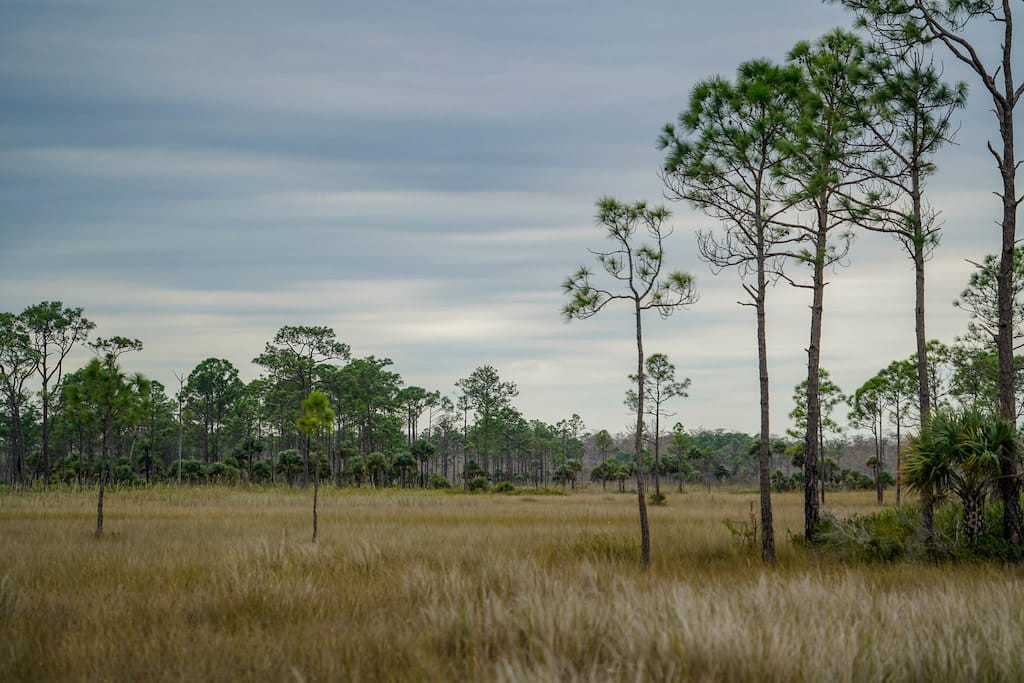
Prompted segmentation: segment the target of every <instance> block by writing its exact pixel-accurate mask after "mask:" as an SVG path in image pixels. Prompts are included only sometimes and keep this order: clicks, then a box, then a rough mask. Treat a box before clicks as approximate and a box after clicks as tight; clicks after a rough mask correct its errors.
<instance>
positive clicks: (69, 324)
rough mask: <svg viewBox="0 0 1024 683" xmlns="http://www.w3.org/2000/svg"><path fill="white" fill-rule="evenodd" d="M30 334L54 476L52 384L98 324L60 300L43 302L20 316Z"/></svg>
mask: <svg viewBox="0 0 1024 683" xmlns="http://www.w3.org/2000/svg"><path fill="white" fill-rule="evenodd" d="M19 317H20V318H21V321H22V323H23V324H24V327H25V330H26V331H27V333H28V335H29V346H30V348H31V350H32V357H33V359H34V360H35V370H36V373H37V374H38V375H39V380H40V382H41V383H42V385H43V390H42V399H43V459H42V462H43V464H44V466H45V470H44V475H45V476H46V477H47V479H48V478H49V476H50V403H51V400H52V398H53V397H52V396H51V390H52V387H55V386H58V385H59V384H60V381H61V375H62V373H63V369H64V359H65V358H67V355H68V354H69V353H71V349H73V348H74V347H75V345H76V344H82V343H84V342H85V340H86V339H87V338H88V337H89V332H91V331H92V330H93V329H95V327H96V325H95V324H94V323H92V322H91V321H89V320H88V319H86V318H85V316H83V315H82V309H81V308H69V307H67V306H64V304H63V303H61V302H60V301H43V302H42V303H38V304H35V305H34V306H29V307H28V308H26V309H25V310H24V311H22V312H21V315H20V316H19Z"/></svg>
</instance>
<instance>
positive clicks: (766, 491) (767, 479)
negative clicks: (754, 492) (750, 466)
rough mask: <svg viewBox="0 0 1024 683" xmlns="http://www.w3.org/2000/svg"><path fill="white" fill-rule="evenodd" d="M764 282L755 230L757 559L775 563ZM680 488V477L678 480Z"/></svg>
mask: <svg viewBox="0 0 1024 683" xmlns="http://www.w3.org/2000/svg"><path fill="white" fill-rule="evenodd" d="M766 288H767V282H766V279H765V272H764V236H763V230H758V261H757V298H756V300H755V308H756V314H757V375H758V384H759V387H760V394H761V433H760V435H759V443H758V447H757V477H758V484H759V486H760V489H761V559H762V560H764V561H765V562H767V563H769V564H770V563H773V562H775V531H774V528H773V526H772V474H771V448H770V444H769V435H770V433H771V427H770V412H769V400H770V396H769V391H768V341H767V334H766V324H765V298H766V296H765V292H766ZM679 484H680V488H681V487H682V478H680V480H679Z"/></svg>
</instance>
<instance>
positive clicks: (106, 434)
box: [67, 337, 149, 538]
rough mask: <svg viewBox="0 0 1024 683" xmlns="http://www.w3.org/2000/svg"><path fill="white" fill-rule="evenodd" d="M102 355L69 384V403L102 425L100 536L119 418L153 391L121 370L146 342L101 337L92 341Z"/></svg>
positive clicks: (98, 534)
mask: <svg viewBox="0 0 1024 683" xmlns="http://www.w3.org/2000/svg"><path fill="white" fill-rule="evenodd" d="M92 347H93V349H94V350H95V351H96V352H97V354H99V355H98V357H96V358H93V359H92V360H91V361H90V362H89V364H88V365H86V366H85V368H83V370H82V373H81V382H80V383H78V384H73V385H71V386H69V387H68V389H67V390H68V391H69V392H70V393H69V396H68V399H69V402H70V403H71V404H73V405H74V406H75V407H76V408H77V409H78V410H80V411H82V412H84V413H88V414H89V415H90V417H91V420H90V421H91V422H92V423H93V424H96V425H98V427H99V431H100V435H101V443H102V447H101V450H100V477H99V483H100V486H99V493H98V496H97V501H96V537H97V538H99V537H101V536H102V535H103V495H104V491H105V488H106V482H107V479H108V477H109V476H110V472H109V469H108V462H109V456H110V451H111V447H112V445H113V441H114V428H115V426H116V425H117V423H118V421H120V420H122V419H125V418H126V417H127V416H128V415H130V414H131V413H132V412H133V411H134V408H135V405H136V404H137V402H138V400H139V398H140V394H145V393H148V392H149V386H148V384H147V383H146V382H145V380H143V379H142V378H136V379H135V381H130V380H129V378H128V377H127V375H126V374H125V372H124V371H123V370H122V369H121V366H120V363H119V362H118V359H119V358H120V356H121V355H122V354H124V353H126V352H128V351H139V350H141V349H142V342H140V341H139V340H137V339H128V338H125V337H111V338H110V339H97V340H96V341H95V342H93V343H92Z"/></svg>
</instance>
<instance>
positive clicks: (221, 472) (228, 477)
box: [206, 458, 242, 484]
mask: <svg viewBox="0 0 1024 683" xmlns="http://www.w3.org/2000/svg"><path fill="white" fill-rule="evenodd" d="M232 460H234V458H232ZM236 462H237V461H236ZM206 475H207V476H208V477H209V478H210V481H212V482H214V483H216V484H233V483H235V482H237V481H238V480H239V479H241V477H242V472H241V471H240V470H239V469H238V468H237V467H232V466H231V465H229V464H228V463H226V462H215V463H213V464H211V465H210V466H209V467H208V468H207V469H206Z"/></svg>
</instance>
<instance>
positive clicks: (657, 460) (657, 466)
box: [573, 404, 661, 503]
mask: <svg viewBox="0 0 1024 683" xmlns="http://www.w3.org/2000/svg"><path fill="white" fill-rule="evenodd" d="M660 434H661V406H660V405H658V404H656V405H655V409H654V497H655V498H656V499H657V500H658V502H659V503H660V502H661V449H660V448H659V446H660V444H659V443H658V436H659V435H660ZM575 484H576V480H575V479H573V488H574V489H575V488H576V486H575Z"/></svg>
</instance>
